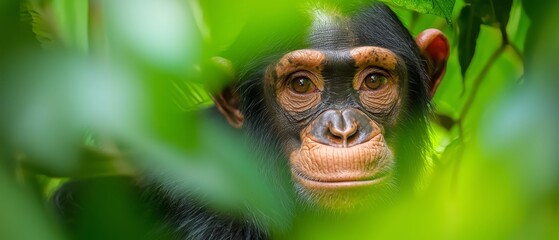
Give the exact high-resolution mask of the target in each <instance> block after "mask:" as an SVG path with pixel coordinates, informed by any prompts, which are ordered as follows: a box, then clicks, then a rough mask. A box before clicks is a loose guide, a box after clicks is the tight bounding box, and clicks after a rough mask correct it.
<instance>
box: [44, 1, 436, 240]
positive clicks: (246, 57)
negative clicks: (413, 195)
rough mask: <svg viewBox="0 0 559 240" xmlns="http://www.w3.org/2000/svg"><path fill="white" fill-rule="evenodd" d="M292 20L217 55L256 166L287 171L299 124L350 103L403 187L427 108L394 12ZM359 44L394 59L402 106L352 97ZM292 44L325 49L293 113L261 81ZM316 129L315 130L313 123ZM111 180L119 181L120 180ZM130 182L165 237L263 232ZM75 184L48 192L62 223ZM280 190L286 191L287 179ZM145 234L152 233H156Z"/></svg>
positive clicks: (414, 54)
mask: <svg viewBox="0 0 559 240" xmlns="http://www.w3.org/2000/svg"><path fill="white" fill-rule="evenodd" d="M320 11H322V10H320ZM320 11H318V12H320ZM318 12H317V11H315V12H314V13H318ZM298 25H299V27H301V26H302V28H303V29H306V30H304V31H301V32H298V33H299V34H293V32H290V33H289V34H283V33H282V32H278V33H277V34H273V35H272V36H262V37H261V38H258V36H254V35H251V36H246V39H245V38H243V37H242V36H243V33H241V37H240V38H239V40H238V42H239V43H236V44H233V46H231V50H230V51H228V52H225V53H224V54H223V57H225V58H227V59H230V60H231V61H232V62H233V64H234V68H235V70H236V72H237V73H238V74H237V75H238V77H239V79H237V83H238V84H237V85H236V86H235V87H236V88H237V90H238V92H239V93H240V109H241V112H242V113H243V115H244V123H243V128H242V130H241V131H242V132H243V134H244V135H245V136H248V138H250V139H252V140H254V142H255V143H260V145H258V146H255V148H258V149H261V150H262V149H266V151H264V152H268V153H269V152H273V154H271V155H268V156H265V157H263V159H262V161H263V164H262V165H263V167H265V168H268V169H265V170H263V171H267V172H275V173H276V174H277V175H278V176H285V175H286V174H287V175H288V174H289V166H288V165H289V164H288V160H287V159H288V156H286V155H285V152H286V151H289V150H291V149H294V148H297V147H298V146H299V145H300V144H301V139H299V138H300V132H301V130H302V129H303V128H304V127H305V126H306V125H307V124H308V123H309V122H310V121H313V120H315V119H316V118H317V117H319V116H320V115H321V114H323V113H325V112H327V111H329V110H344V109H349V108H352V109H358V110H359V111H360V112H361V113H362V114H365V115H366V116H367V117H368V118H370V119H373V120H375V121H376V122H378V123H379V125H381V126H382V127H383V128H384V131H385V137H386V140H387V142H388V144H389V146H390V147H391V148H392V150H393V152H394V155H395V159H397V160H396V167H395V169H394V175H395V176H394V178H395V179H396V184H397V186H398V191H400V192H406V191H408V190H410V189H411V188H412V187H413V183H414V181H415V180H416V179H417V177H418V175H419V174H421V171H420V169H423V165H424V152H425V151H426V150H427V149H428V147H429V145H428V144H427V143H428V135H427V129H428V125H427V116H428V114H429V109H430V108H429V95H428V87H427V86H428V85H427V83H428V76H427V73H426V70H425V60H424V59H423V58H422V57H421V55H420V53H419V50H418V47H417V44H416V42H415V41H414V39H413V37H412V36H411V35H410V33H409V32H408V30H407V29H406V28H405V27H404V26H403V25H402V24H401V22H400V21H399V20H398V18H397V17H396V16H395V15H394V13H393V12H392V11H391V10H390V9H389V8H388V7H387V6H385V5H384V4H379V3H375V4H373V5H372V6H369V7H367V8H364V9H363V10H361V11H357V13H356V14H354V15H346V14H338V13H335V12H332V11H330V12H329V11H323V12H321V13H319V14H318V15H315V16H311V18H310V19H309V18H305V17H302V18H301V19H300V24H298ZM295 32H297V31H295ZM249 33H250V31H249ZM244 35H247V34H244ZM246 42H256V43H257V44H254V45H257V46H264V48H263V49H262V48H260V49H250V48H248V47H247V46H246ZM359 46H378V47H382V48H386V49H389V50H390V51H392V52H393V53H395V54H396V55H397V56H398V57H399V58H400V60H401V64H403V68H402V69H405V72H402V73H401V74H400V76H401V79H400V85H399V87H400V89H399V90H400V100H401V101H402V105H401V109H399V110H398V112H397V113H396V112H395V113H390V114H386V115H382V116H379V115H375V114H373V113H371V112H370V111H367V109H366V108H365V107H364V106H363V104H362V103H361V102H360V101H359V98H358V93H357V91H355V89H354V88H353V86H352V76H354V75H355V71H356V69H355V62H354V61H353V60H352V58H351V56H350V54H349V50H350V49H352V48H354V47H359ZM297 49H315V50H320V51H322V52H323V53H325V55H326V60H325V64H324V69H323V71H322V75H323V76H324V82H325V85H324V88H325V90H324V91H323V92H322V93H321V103H320V104H319V106H317V107H316V108H315V109H312V110H309V111H306V112H302V113H300V114H301V117H300V120H296V119H294V118H293V117H290V115H289V114H285V112H284V109H283V108H282V107H281V106H280V105H278V103H277V101H276V100H275V99H276V92H275V89H273V88H271V87H269V86H266V84H265V82H264V76H265V73H266V70H267V69H268V67H269V66H271V65H274V64H276V63H277V61H278V59H279V58H280V57H281V56H283V55H284V54H286V53H288V52H291V51H294V50H297ZM361 113H359V114H361ZM359 114H355V113H351V114H350V115H352V116H353V117H354V118H356V119H361V118H363V116H361V115H359ZM391 118H397V119H396V120H397V121H396V122H397V124H391V121H389V119H391ZM360 121H361V120H360ZM363 121H365V120H363ZM263 126H266V127H265V128H264V127H263ZM316 131H320V128H317V130H316ZM369 131H372V130H371V129H368V128H367V127H365V128H364V129H363V132H362V133H359V134H362V135H363V136H365V135H366V134H368V132H369ZM359 134H358V135H357V137H358V138H359V137H360V135H359ZM316 135H317V136H318V135H320V134H318V133H317V134H316ZM322 140H324V139H322ZM324 141H326V140H324ZM108 181H109V182H110V181H111V180H108ZM115 181H117V182H119V183H120V182H122V181H123V180H122V179H116V180H115ZM124 181H128V180H124ZM130 183H131V184H133V186H134V189H135V190H137V191H138V192H140V193H141V194H138V195H139V196H140V197H139V198H141V199H142V200H144V202H145V203H146V206H144V207H145V208H146V209H148V210H146V212H148V213H149V214H148V215H152V216H156V217H158V218H160V221H158V222H159V223H163V224H164V225H165V227H163V228H158V229H159V231H163V232H165V231H168V232H170V234H164V235H169V236H170V237H171V238H172V239H268V238H269V230H268V229H266V227H265V226H260V225H259V224H257V223H256V222H255V220H254V219H241V218H238V217H231V216H230V215H227V214H222V213H219V212H216V211H214V210H211V209H208V208H206V207H204V205H203V204H200V203H198V202H196V201H195V200H192V199H187V198H184V197H183V196H182V195H181V196H176V195H174V194H173V193H172V191H168V189H166V187H165V186H154V185H155V184H152V183H150V182H145V181H138V180H131V181H130ZM106 184H109V183H106ZM83 185H84V184H82V183H80V182H75V183H71V184H68V185H66V186H65V187H63V188H62V189H61V190H59V191H58V192H57V194H56V195H55V197H54V199H53V200H54V201H55V203H56V207H57V210H58V211H59V212H60V213H61V215H62V216H61V217H62V218H63V219H64V221H65V222H67V223H69V225H72V224H75V221H78V220H79V219H77V217H76V211H82V210H83V208H87V206H85V207H84V205H83V204H82V203H80V202H79V199H78V198H76V196H77V195H80V190H79V189H81V188H82V187H81V186H83ZM86 185H87V184H86ZM278 187H281V188H286V187H285V186H278ZM284 191H285V192H293V191H294V189H293V186H291V188H289V187H287V188H286V189H284ZM301 202H302V204H306V203H305V202H304V201H301ZM287 205H289V204H287ZM96 211H103V210H102V209H98V210H97V209H96ZM294 215H296V213H294ZM162 229H163V230H162ZM143 230H146V231H152V230H153V229H151V228H145V229H143ZM147 236H157V233H155V234H154V233H152V235H147ZM148 238H149V237H148ZM154 238H157V237H154Z"/></svg>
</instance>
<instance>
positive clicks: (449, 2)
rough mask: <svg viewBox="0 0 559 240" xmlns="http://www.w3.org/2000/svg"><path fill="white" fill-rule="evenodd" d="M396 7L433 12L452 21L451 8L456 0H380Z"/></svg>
mask: <svg viewBox="0 0 559 240" xmlns="http://www.w3.org/2000/svg"><path fill="white" fill-rule="evenodd" d="M381 1H382V2H387V3H391V4H394V5H396V6H398V7H402V8H405V9H409V10H413V11H417V12H420V13H427V14H434V15H438V16H441V17H444V18H445V19H446V21H447V22H449V23H450V22H452V20H451V19H452V10H453V9H454V3H455V1H456V0H381Z"/></svg>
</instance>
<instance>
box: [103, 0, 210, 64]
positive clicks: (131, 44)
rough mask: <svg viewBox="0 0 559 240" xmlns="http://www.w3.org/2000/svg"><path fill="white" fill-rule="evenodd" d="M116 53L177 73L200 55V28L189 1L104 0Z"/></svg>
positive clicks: (112, 45) (112, 47)
mask: <svg viewBox="0 0 559 240" xmlns="http://www.w3.org/2000/svg"><path fill="white" fill-rule="evenodd" d="M103 4H104V13H105V17H106V19H105V20H106V24H107V26H108V28H107V30H108V36H109V42H110V44H111V50H113V52H112V53H113V54H118V55H121V56H124V57H127V58H130V59H129V60H131V61H139V62H143V63H147V64H149V66H146V67H152V68H153V67H156V68H157V69H160V70H163V71H165V72H169V73H173V74H177V73H179V74H180V73H182V71H183V70H184V69H185V68H187V67H189V66H190V65H192V64H193V61H194V60H197V57H198V55H199V54H200V50H201V49H200V48H199V46H198V44H199V43H200V42H201V39H200V34H199V31H198V29H197V27H196V25H195V22H194V19H193V18H192V14H191V10H190V8H189V6H188V4H187V3H185V2H184V1H179V0H169V1H163V2H162V1H157V0H121V1H104V2H103Z"/></svg>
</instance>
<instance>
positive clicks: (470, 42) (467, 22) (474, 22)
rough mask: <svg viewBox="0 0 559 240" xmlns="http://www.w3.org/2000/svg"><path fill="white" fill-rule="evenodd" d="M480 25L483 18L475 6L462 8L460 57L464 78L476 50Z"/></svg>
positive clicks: (459, 23) (459, 39)
mask: <svg viewBox="0 0 559 240" xmlns="http://www.w3.org/2000/svg"><path fill="white" fill-rule="evenodd" d="M480 25H481V19H480V18H479V17H477V16H476V14H475V12H474V9H473V7H471V6H465V7H464V8H462V11H461V12H460V17H459V18H458V31H459V36H458V58H459V60H460V69H461V73H462V78H463V80H464V79H465V76H466V71H467V70H468V67H469V66H470V63H471V62H472V58H473V57H474V54H475V51H476V43H477V38H478V36H479V31H480Z"/></svg>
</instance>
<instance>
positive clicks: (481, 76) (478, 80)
mask: <svg viewBox="0 0 559 240" xmlns="http://www.w3.org/2000/svg"><path fill="white" fill-rule="evenodd" d="M507 46H508V45H505V44H503V45H501V47H499V49H497V51H495V52H494V53H493V55H491V57H490V58H489V61H488V62H487V64H485V66H484V67H483V69H482V70H481V73H480V74H479V75H478V76H477V77H476V79H475V80H474V84H473V87H472V93H471V94H470V96H469V98H468V99H467V100H466V104H465V105H464V108H463V109H462V113H461V114H460V117H459V118H458V119H460V121H462V120H463V119H464V118H465V117H466V115H467V114H468V112H469V111H470V108H471V107H472V104H473V102H474V99H475V96H476V95H477V91H478V89H479V87H480V86H481V83H482V81H483V79H484V78H485V76H487V73H489V70H490V69H491V67H492V66H493V65H494V64H495V62H496V61H497V59H499V57H500V56H501V54H503V52H504V51H505V49H506V47H507Z"/></svg>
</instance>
